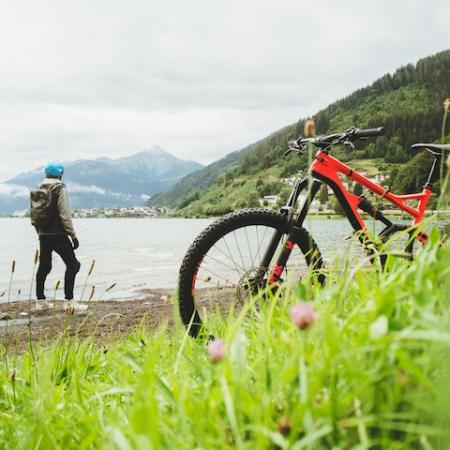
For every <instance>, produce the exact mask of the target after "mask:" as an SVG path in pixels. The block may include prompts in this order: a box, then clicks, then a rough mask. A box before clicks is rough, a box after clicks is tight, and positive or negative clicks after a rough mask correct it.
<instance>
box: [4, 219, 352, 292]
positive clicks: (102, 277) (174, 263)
mask: <svg viewBox="0 0 450 450" xmlns="http://www.w3.org/2000/svg"><path fill="white" fill-rule="evenodd" d="M212 221H213V219H162V218H161V219H78V220H74V225H75V228H76V230H77V234H78V237H79V240H80V248H79V249H78V250H77V252H76V253H77V257H78V259H79V260H80V262H81V263H82V268H81V271H80V273H79V275H78V277H77V285H76V293H75V295H77V294H78V295H80V292H81V289H82V286H83V284H84V282H85V279H86V273H87V271H88V270H89V266H90V264H91V261H92V260H93V259H95V260H96V265H95V269H94V272H93V274H92V276H91V278H90V280H89V284H88V286H89V287H90V286H92V285H95V287H96V295H95V297H94V298H97V299H98V298H99V296H100V295H101V293H102V292H103V291H104V290H105V289H106V287H107V286H109V285H111V284H112V283H116V286H115V287H114V289H113V290H111V291H110V292H108V293H106V294H104V295H103V296H102V298H103V299H107V298H135V297H139V295H140V290H142V289H152V288H169V289H172V288H174V287H175V286H176V281H177V276H178V270H179V267H180V263H181V260H182V258H183V256H184V254H185V253H186V250H187V249H188V247H189V245H190V244H191V242H192V241H193V240H194V238H195V237H196V236H197V235H198V234H199V233H200V231H201V230H202V229H203V228H205V227H206V226H207V225H208V224H210V223H211V222H212ZM305 227H306V228H308V229H309V230H310V231H312V234H313V237H314V239H315V240H316V242H317V243H318V245H319V248H320V250H321V251H322V253H323V254H324V256H325V257H326V258H330V257H333V256H334V255H336V254H343V253H348V252H349V251H350V252H351V253H353V252H354V251H356V250H354V249H356V248H359V246H358V243H357V240H356V239H355V238H352V239H350V240H344V239H345V238H347V237H349V236H351V235H352V229H351V227H350V225H349V224H348V222H347V221H346V220H343V219H309V220H307V222H306V223H305ZM0 230H1V240H0V294H1V293H2V292H4V291H6V290H7V289H8V284H9V276H10V272H11V262H12V261H13V260H15V261H16V272H15V274H14V280H13V288H12V292H13V295H12V298H16V297H17V293H18V290H19V289H20V290H21V294H20V298H21V299H22V300H25V299H28V297H29V294H30V281H31V274H32V270H33V259H34V252H35V249H36V248H38V240H37V236H36V233H35V231H34V229H33V227H32V226H31V225H30V222H29V219H9V218H4V219H0ZM63 278H64V265H63V263H62V262H61V261H60V259H59V257H58V255H56V254H54V256H53V270H52V273H51V274H50V275H49V277H48V282H47V293H51V292H52V289H53V287H54V286H55V284H56V282H57V280H63ZM61 291H62V289H61V288H60V291H59V293H58V298H61V297H62V292H61ZM32 295H33V296H34V287H33V294H32ZM86 296H87V294H86V295H85V298H86ZM5 297H6V296H4V298H5ZM33 298H34V297H33ZM0 301H1V299H0Z"/></svg>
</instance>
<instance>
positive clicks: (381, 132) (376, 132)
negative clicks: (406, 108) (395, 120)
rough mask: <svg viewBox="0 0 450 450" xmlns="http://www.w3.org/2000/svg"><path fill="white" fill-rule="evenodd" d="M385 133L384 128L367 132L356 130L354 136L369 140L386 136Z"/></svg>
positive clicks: (369, 129)
mask: <svg viewBox="0 0 450 450" xmlns="http://www.w3.org/2000/svg"><path fill="white" fill-rule="evenodd" d="M384 134H385V131H384V128H383V127H378V128H367V129H365V130H356V131H355V134H354V136H355V137H357V138H369V137H374V136H384Z"/></svg>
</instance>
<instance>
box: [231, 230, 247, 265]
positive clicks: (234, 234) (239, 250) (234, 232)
mask: <svg viewBox="0 0 450 450" xmlns="http://www.w3.org/2000/svg"><path fill="white" fill-rule="evenodd" d="M233 236H234V240H235V241H236V246H237V249H238V252H239V255H240V257H241V261H242V265H243V266H244V267H245V263H244V259H243V258H242V253H241V247H240V245H239V244H238V241H237V238H236V231H233Z"/></svg>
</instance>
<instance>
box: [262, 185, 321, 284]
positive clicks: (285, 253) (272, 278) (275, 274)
mask: <svg viewBox="0 0 450 450" xmlns="http://www.w3.org/2000/svg"><path fill="white" fill-rule="evenodd" d="M307 181H308V194H307V197H306V199H305V202H304V204H303V206H302V208H301V210H300V213H299V215H298V217H297V220H296V221H295V225H294V226H293V227H292V228H291V230H290V231H289V235H288V238H287V240H286V242H285V243H284V246H283V250H282V251H281V253H280V256H279V257H278V260H277V263H276V264H275V267H274V268H273V269H272V271H271V273H270V275H269V278H268V283H269V284H274V283H276V282H277V281H278V280H279V279H280V278H281V275H282V273H283V270H284V268H285V267H286V264H287V262H288V259H289V257H290V256H291V252H292V249H293V248H294V246H295V240H296V239H295V235H296V233H297V231H296V230H297V229H298V228H300V227H302V226H303V222H304V221H305V218H306V215H307V214H308V211H309V207H310V205H311V203H312V201H313V200H314V197H315V196H316V194H317V192H319V189H320V187H321V185H322V183H321V182H320V181H319V180H315V179H310V180H307ZM296 191H297V192H296V194H297V198H298V196H299V194H300V191H299V190H298V189H296ZM292 206H293V207H294V206H295V205H292ZM269 264H270V261H269ZM264 267H268V266H264Z"/></svg>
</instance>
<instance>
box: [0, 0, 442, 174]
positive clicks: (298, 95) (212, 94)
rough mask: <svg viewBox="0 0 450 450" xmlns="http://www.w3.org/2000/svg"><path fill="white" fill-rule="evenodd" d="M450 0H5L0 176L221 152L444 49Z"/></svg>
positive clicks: (202, 157) (0, 18)
mask: <svg viewBox="0 0 450 450" xmlns="http://www.w3.org/2000/svg"><path fill="white" fill-rule="evenodd" d="M449 13H450V3H449V2H448V1H447V0H431V1H429V0H428V1H427V0H411V1H409V2H407V3H406V2H403V1H392V0H391V1H389V0H378V1H374V0H369V1H364V2H361V1H356V0H351V1H343V2H334V1H331V0H329V1H323V0H322V1H316V2H305V1H303V2H299V1H298V0H297V1H293V0H292V1H287V0H281V1H277V2H274V1H266V0H258V1H257V0H241V1H237V0H228V1H226V2H211V1H207V0H197V1H192V2H184V1H181V0H179V1H170V0H169V1H165V2H156V1H147V0H130V1H128V2H123V1H119V0H109V1H107V0H80V1H77V2H69V1H67V0H65V1H56V0H53V1H50V0H48V1H39V2H37V1H29V2H22V1H15V0H4V1H2V2H1V5H0V30H1V39H0V54H1V56H2V57H1V58H0V180H1V179H5V178H8V177H11V176H13V175H15V174H16V173H18V172H21V171H24V170H27V169H31V168H32V167H34V166H37V165H40V164H43V163H45V161H47V160H49V159H61V160H68V159H78V158H89V157H97V156H112V157H118V156H123V155H126V154H130V153H132V152H135V151H138V150H141V149H143V148H148V147H150V146H151V145H153V144H157V145H160V146H162V147H164V148H166V149H167V150H168V151H170V152H172V153H174V154H175V155H177V156H179V157H184V158H190V159H196V160H199V161H201V162H209V161H212V160H214V159H216V158H218V157H220V156H222V155H224V154H225V153H227V152H229V151H233V150H235V149H237V148H240V147H242V146H244V145H247V144H249V143H251V142H252V141H255V140H257V139H259V138H261V137H263V136H264V135H266V134H268V133H270V132H272V131H274V130H275V129H277V128H279V127H281V126H284V125H286V124H288V123H291V122H293V121H295V120H297V119H298V118H299V117H301V116H304V115H307V114H311V113H314V112H315V111H316V110H317V109H318V108H320V107H324V106H326V105H327V104H328V103H330V102H332V101H334V100H335V99H337V98H339V97H342V96H344V95H347V94H349V93H350V92H352V91H353V90H354V89H356V88H359V87H362V86H364V85H366V84H368V83H370V82H371V81H373V80H374V79H376V78H377V77H378V76H380V75H383V74H384V73H385V72H388V71H392V70H394V69H395V68H397V67H398V66H400V65H402V64H406V63H408V62H413V61H415V60H417V59H418V58H419V57H422V56H427V55H428V54H430V53H434V52H436V51H439V50H441V49H443V48H445V47H448V24H447V23H446V21H447V19H448V17H449Z"/></svg>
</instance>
